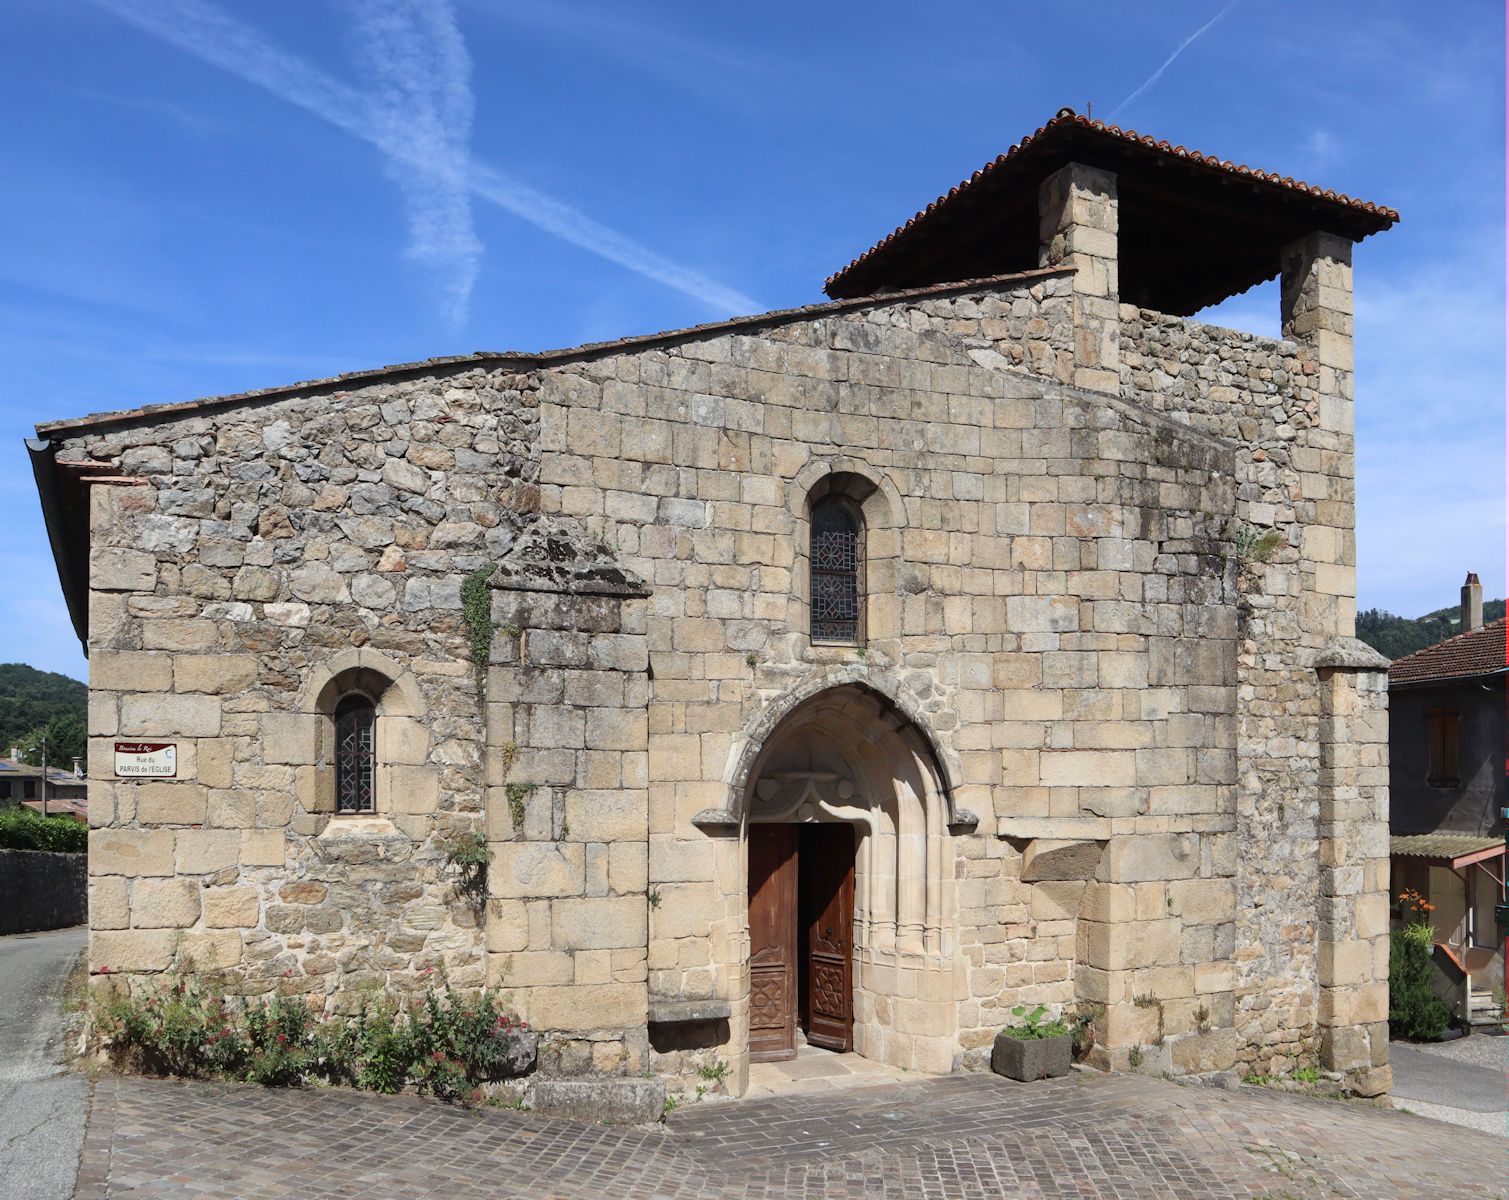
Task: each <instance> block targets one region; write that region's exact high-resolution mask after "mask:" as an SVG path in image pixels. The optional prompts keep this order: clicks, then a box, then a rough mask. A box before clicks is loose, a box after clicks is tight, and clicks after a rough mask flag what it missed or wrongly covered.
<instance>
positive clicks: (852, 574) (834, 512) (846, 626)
mask: <svg viewBox="0 0 1509 1200" xmlns="http://www.w3.org/2000/svg"><path fill="white" fill-rule="evenodd" d="M811 571H812V640H813V641H814V642H839V643H854V642H858V641H859V640H860V639H861V638H862V637H863V632H864V631H863V622H862V620H861V616H862V611H863V597H864V527H863V525H862V524H861V521H860V517H859V514H858V512H857V511H856V510H855V506H854V505H852V504H850V503H849V502H848V501H847V500H846V499H845V498H843V497H841V496H828V497H826V498H824V499H823V500H820V501H818V502H817V503H816V504H814V505H813V506H812V555H811Z"/></svg>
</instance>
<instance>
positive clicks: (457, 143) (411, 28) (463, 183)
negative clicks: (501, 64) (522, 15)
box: [348, 0, 482, 326]
mask: <svg viewBox="0 0 1509 1200" xmlns="http://www.w3.org/2000/svg"><path fill="white" fill-rule="evenodd" d="M348 7H349V9H350V11H351V16H352V23H353V28H354V30H355V33H356V38H357V45H358V47H359V49H360V51H361V57H362V59H363V62H364V65H365V66H366V67H367V69H368V72H369V73H370V75H371V76H372V78H373V79H374V80H375V81H376V84H377V87H376V90H375V92H374V93H373V94H372V96H371V106H370V115H369V120H370V122H371V124H372V125H373V126H374V129H375V141H376V143H377V145H378V146H379V147H381V148H382V149H383V152H384V155H385V168H386V172H387V175H388V177H389V178H390V179H392V180H393V182H394V184H396V185H397V187H398V190H399V193H400V194H401V195H402V196H403V198H404V206H405V208H406V209H407V215H408V221H409V250H408V253H409V256H410V257H411V258H413V259H414V260H415V261H417V262H422V263H427V264H431V265H433V266H434V267H436V268H437V269H438V270H439V271H440V273H441V278H442V279H443V280H444V284H443V286H442V294H443V296H444V301H443V303H444V307H445V310H446V316H447V317H448V318H449V320H450V321H451V323H452V324H453V325H458V326H459V325H460V324H462V323H463V322H464V321H465V320H466V309H467V303H468V301H469V300H470V298H471V294H472V286H473V284H474V283H475V282H476V279H477V272H478V270H479V269H480V267H481V265H482V243H481V241H480V240H478V238H477V234H476V231H475V230H474V229H473V227H472V209H471V190H470V188H469V187H468V184H467V167H468V163H469V160H470V153H469V152H468V150H467V145H468V143H469V142H470V140H471V133H472V113H473V111H474V109H475V107H476V106H475V102H474V100H473V98H472V85H471V77H472V60H471V55H470V54H468V53H467V50H466V42H465V40H464V39H463V38H462V36H461V30H460V29H459V28H457V25H456V16H455V13H453V12H452V11H451V7H450V4H449V3H447V2H446V0H353V2H352V3H351V4H349V6H348Z"/></svg>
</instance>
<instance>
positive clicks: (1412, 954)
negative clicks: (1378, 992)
mask: <svg viewBox="0 0 1509 1200" xmlns="http://www.w3.org/2000/svg"><path fill="white" fill-rule="evenodd" d="M1434 940H1435V930H1434V929H1433V928H1432V927H1431V926H1429V925H1427V924H1423V923H1417V924H1413V925H1407V926H1405V927H1404V928H1403V929H1396V930H1394V931H1393V933H1392V934H1390V935H1389V941H1390V946H1389V968H1388V1027H1389V1036H1390V1037H1396V1038H1403V1039H1405V1040H1406V1041H1411V1042H1434V1041H1439V1040H1440V1038H1441V1035H1442V1034H1444V1033H1445V1032H1446V1026H1447V1023H1448V1022H1449V1021H1450V1020H1451V1009H1450V1008H1449V1007H1448V1006H1447V1004H1446V1001H1444V1000H1442V999H1441V997H1439V996H1437V995H1436V994H1435V991H1434V990H1433V989H1432V988H1431V980H1432V979H1433V978H1434V976H1435V968H1434V967H1433V966H1432V964H1431V943H1432V942H1433V941H1434Z"/></svg>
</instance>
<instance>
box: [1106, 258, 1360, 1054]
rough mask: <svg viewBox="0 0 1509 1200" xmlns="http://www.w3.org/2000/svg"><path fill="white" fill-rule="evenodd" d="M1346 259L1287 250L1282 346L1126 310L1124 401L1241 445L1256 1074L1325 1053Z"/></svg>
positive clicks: (1244, 946) (1250, 1033) (1344, 486)
mask: <svg viewBox="0 0 1509 1200" xmlns="http://www.w3.org/2000/svg"><path fill="white" fill-rule="evenodd" d="M1350 249H1351V248H1350V244H1349V243H1345V242H1342V241H1340V240H1339V239H1334V238H1329V237H1318V238H1314V239H1307V240H1306V241H1305V242H1303V243H1297V244H1296V246H1295V247H1292V248H1291V251H1290V252H1289V253H1288V254H1287V255H1286V261H1285V263H1284V294H1285V305H1286V310H1285V321H1284V325H1285V334H1286V336H1285V337H1284V338H1282V339H1273V338H1264V337H1259V336H1257V335H1254V334H1250V333H1240V332H1237V331H1234V330H1228V329H1220V328H1216V327H1213V326H1208V325H1203V324H1201V323H1199V322H1196V321H1191V320H1183V319H1179V318H1173V317H1168V316H1165V315H1163V314H1159V313H1155V312H1150V311H1148V310H1143V309H1136V308H1132V307H1130V306H1126V305H1123V306H1122V310H1121V315H1122V338H1121V377H1122V394H1123V395H1124V396H1126V397H1129V398H1130V397H1134V396H1135V397H1137V398H1138V399H1139V400H1140V401H1141V402H1142V403H1146V404H1148V405H1149V406H1151V407H1154V408H1156V409H1158V410H1159V411H1162V412H1165V413H1167V414H1169V415H1170V416H1172V417H1175V418H1176V419H1178V420H1180V421H1183V422H1187V423H1188V424H1190V425H1192V426H1194V427H1196V428H1199V429H1203V430H1207V431H1209V432H1210V433H1212V434H1215V435H1217V436H1219V437H1222V438H1225V439H1229V440H1230V441H1231V442H1232V443H1234V444H1235V465H1236V480H1235V482H1236V498H1237V500H1236V511H1235V518H1236V520H1235V522H1234V524H1233V527H1232V528H1231V530H1230V531H1229V532H1230V536H1231V538H1232V541H1233V545H1234V547H1235V548H1236V550H1237V551H1238V557H1239V558H1240V560H1241V566H1242V569H1241V572H1240V576H1239V587H1240V592H1241V596H1240V601H1239V604H1238V612H1239V614H1240V632H1241V639H1242V640H1241V648H1240V654H1239V658H1238V687H1239V697H1240V703H1239V705H1238V707H1237V713H1236V717H1237V723H1238V784H1239V786H1238V796H1237V833H1238V836H1239V839H1240V842H1241V845H1242V854H1241V858H1240V864H1239V870H1238V873H1237V884H1238V895H1237V912H1238V926H1237V938H1236V946H1235V954H1234V961H1235V964H1236V975H1237V980H1236V983H1237V990H1236V1002H1237V1010H1238V1011H1237V1026H1238V1028H1239V1030H1240V1032H1241V1035H1242V1036H1241V1039H1240V1040H1241V1043H1242V1051H1241V1057H1242V1058H1243V1060H1244V1061H1246V1062H1249V1063H1251V1064H1253V1066H1254V1068H1255V1069H1257V1070H1260V1071H1265V1072H1267V1071H1283V1070H1287V1069H1289V1068H1292V1067H1293V1066H1295V1065H1298V1064H1300V1063H1302V1062H1303V1063H1309V1062H1312V1061H1314V1059H1315V1057H1316V1055H1317V1052H1318V1043H1317V1028H1318V1026H1317V1007H1316V1006H1317V1004H1318V1003H1319V998H1320V980H1319V976H1318V973H1317V962H1316V955H1317V953H1318V950H1319V946H1320V940H1319V930H1320V922H1321V919H1322V913H1321V900H1320V897H1321V891H1322V889H1321V871H1322V864H1321V860H1320V856H1319V854H1318V852H1315V853H1312V852H1305V853H1300V854H1296V853H1295V847H1297V846H1298V847H1307V848H1308V847H1315V848H1317V851H1318V848H1319V846H1320V844H1321V831H1320V826H1319V824H1318V822H1319V821H1320V820H1321V814H1322V806H1323V804H1324V803H1325V802H1326V791H1325V787H1324V785H1323V782H1322V777H1321V772H1322V767H1321V755H1322V746H1321V734H1322V693H1321V683H1320V679H1319V676H1318V675H1317V673H1316V667H1315V663H1316V659H1317V656H1318V655H1319V654H1320V653H1321V652H1322V651H1323V650H1324V649H1325V648H1327V647H1328V646H1331V645H1332V644H1333V643H1334V642H1335V641H1336V640H1337V639H1340V638H1347V637H1350V636H1351V635H1352V633H1353V632H1354V629H1355V620H1356V598H1355V597H1356V566H1355V564H1356V542H1355V534H1354V522H1355V470H1354V457H1353V456H1354V445H1353V429H1352V391H1351V325H1350V322H1351V315H1350V312H1351V259H1350ZM1386 974H1387V971H1386V966H1385V968H1384V970H1383V977H1384V978H1386Z"/></svg>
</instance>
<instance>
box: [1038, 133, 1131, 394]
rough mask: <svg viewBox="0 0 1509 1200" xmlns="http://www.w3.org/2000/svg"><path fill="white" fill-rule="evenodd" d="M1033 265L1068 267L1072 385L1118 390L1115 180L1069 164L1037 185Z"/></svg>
mask: <svg viewBox="0 0 1509 1200" xmlns="http://www.w3.org/2000/svg"><path fill="white" fill-rule="evenodd" d="M1037 211H1038V265H1039V266H1042V267H1060V266H1063V267H1073V268H1074V269H1075V274H1074V365H1073V375H1072V379H1071V382H1072V383H1074V384H1075V386H1077V387H1084V388H1092V389H1094V390H1095V391H1101V392H1115V391H1119V390H1120V387H1121V370H1120V368H1121V294H1120V282H1119V279H1118V267H1117V200H1116V176H1115V175H1113V174H1112V173H1111V172H1109V171H1102V170H1100V169H1098V168H1096V167H1089V166H1085V165H1084V164H1083V163H1069V164H1068V165H1067V166H1064V167H1060V168H1059V169H1058V170H1057V171H1055V172H1054V173H1053V174H1052V175H1049V176H1048V177H1047V178H1046V179H1044V180H1043V182H1042V183H1041V184H1040V185H1039V186H1038V193H1037Z"/></svg>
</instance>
